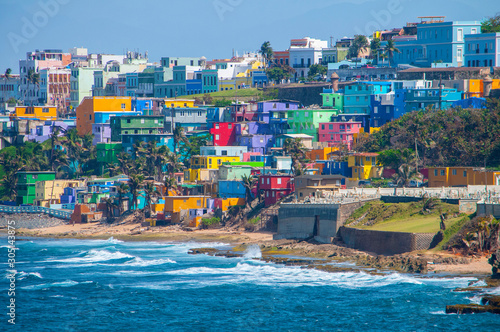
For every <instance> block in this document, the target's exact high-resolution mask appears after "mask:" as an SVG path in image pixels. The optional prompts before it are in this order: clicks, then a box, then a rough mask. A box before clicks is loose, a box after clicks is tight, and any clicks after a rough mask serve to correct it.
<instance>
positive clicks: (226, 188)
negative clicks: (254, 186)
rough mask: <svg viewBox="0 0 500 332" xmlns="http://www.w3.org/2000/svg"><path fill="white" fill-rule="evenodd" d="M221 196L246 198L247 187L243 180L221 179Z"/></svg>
mask: <svg viewBox="0 0 500 332" xmlns="http://www.w3.org/2000/svg"><path fill="white" fill-rule="evenodd" d="M219 197H220V198H228V197H233V198H234V197H236V198H246V189H245V186H244V185H243V182H241V181H236V180H219Z"/></svg>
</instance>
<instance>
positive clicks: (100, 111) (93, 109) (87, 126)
mask: <svg viewBox="0 0 500 332" xmlns="http://www.w3.org/2000/svg"><path fill="white" fill-rule="evenodd" d="M131 104H132V98H131V97H85V98H84V99H83V101H82V103H81V104H80V105H79V106H78V107H77V109H76V129H77V130H78V134H79V135H80V136H83V135H86V134H89V133H92V125H93V124H94V123H106V122H109V120H110V118H111V117H113V116H123V115H140V114H139V113H138V112H134V111H132V107H131Z"/></svg>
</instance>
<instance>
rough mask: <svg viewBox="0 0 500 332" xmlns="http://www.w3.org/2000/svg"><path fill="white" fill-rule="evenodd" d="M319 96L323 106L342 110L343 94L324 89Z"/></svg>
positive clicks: (340, 111)
mask: <svg viewBox="0 0 500 332" xmlns="http://www.w3.org/2000/svg"><path fill="white" fill-rule="evenodd" d="M321 96H322V97H323V107H324V108H330V109H336V110H337V111H338V112H339V113H343V111H344V95H343V94H341V93H336V92H332V90H325V91H324V92H323V93H322V94H321Z"/></svg>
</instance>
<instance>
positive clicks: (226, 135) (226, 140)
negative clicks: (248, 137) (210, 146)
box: [210, 122, 236, 146]
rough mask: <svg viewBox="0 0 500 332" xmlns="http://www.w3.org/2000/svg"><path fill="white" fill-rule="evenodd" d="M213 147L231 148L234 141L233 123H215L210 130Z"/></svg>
mask: <svg viewBox="0 0 500 332" xmlns="http://www.w3.org/2000/svg"><path fill="white" fill-rule="evenodd" d="M210 134H212V137H213V142H214V146H232V145H234V142H235V141H236V130H235V125H234V122H215V123H214V126H213V128H211V129H210Z"/></svg>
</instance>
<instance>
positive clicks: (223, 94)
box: [177, 88, 275, 100]
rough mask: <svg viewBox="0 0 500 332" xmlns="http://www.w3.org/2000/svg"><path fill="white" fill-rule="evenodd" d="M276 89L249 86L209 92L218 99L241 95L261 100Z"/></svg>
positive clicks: (186, 96) (197, 95) (198, 96)
mask: <svg viewBox="0 0 500 332" xmlns="http://www.w3.org/2000/svg"><path fill="white" fill-rule="evenodd" d="M274 90H275V89H268V90H266V91H262V90H258V89H257V88H248V89H239V90H224V91H217V92H211V93H209V95H210V96H212V98H216V99H222V98H227V99H234V98H235V97H237V98H240V97H254V98H255V97H256V99H258V100H261V99H262V98H264V97H267V96H268V95H270V94H271V95H272V94H273V91H274ZM203 95H204V94H202V93H200V94H196V95H185V96H179V97H177V98H180V99H181V98H185V99H195V98H202V97H203Z"/></svg>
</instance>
